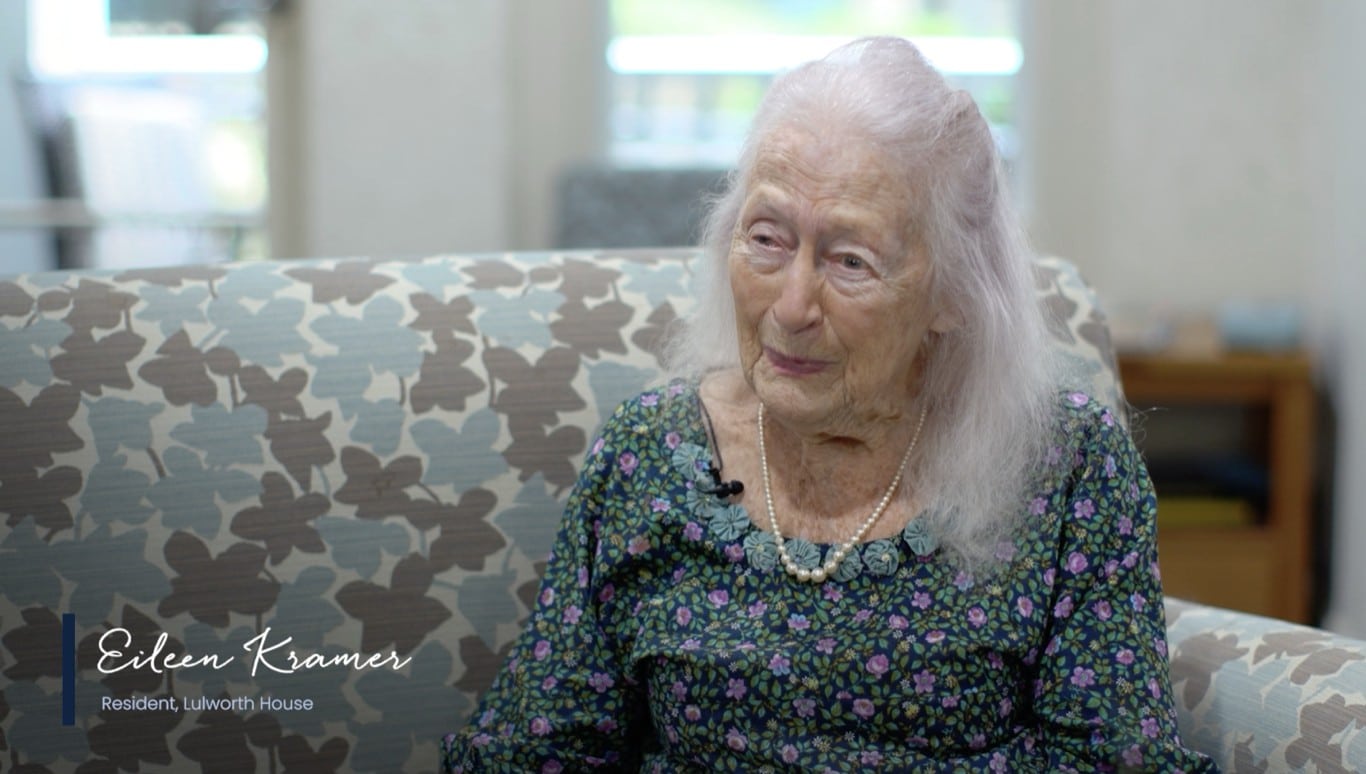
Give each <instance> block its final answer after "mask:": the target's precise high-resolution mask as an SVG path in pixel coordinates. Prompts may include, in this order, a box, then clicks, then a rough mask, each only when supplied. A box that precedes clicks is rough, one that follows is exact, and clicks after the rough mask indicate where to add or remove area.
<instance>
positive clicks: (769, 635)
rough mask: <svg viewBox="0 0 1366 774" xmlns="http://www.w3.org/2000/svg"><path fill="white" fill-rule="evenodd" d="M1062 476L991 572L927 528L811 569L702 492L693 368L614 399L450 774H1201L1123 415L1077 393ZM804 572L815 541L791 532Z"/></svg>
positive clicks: (1150, 509)
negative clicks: (799, 576)
mask: <svg viewBox="0 0 1366 774" xmlns="http://www.w3.org/2000/svg"><path fill="white" fill-rule="evenodd" d="M1064 402H1065V404H1066V405H1065V408H1064V410H1063V413H1062V416H1063V417H1064V419H1063V425H1064V426H1063V427H1062V428H1061V430H1062V432H1061V433H1060V435H1059V439H1060V440H1059V443H1058V444H1057V445H1056V446H1055V447H1054V448H1053V450H1052V452H1051V454H1050V456H1051V457H1052V458H1053V461H1054V462H1055V463H1057V464H1055V465H1054V468H1055V469H1056V470H1057V471H1058V472H1057V474H1056V475H1054V476H1052V477H1051V479H1052V480H1051V481H1049V482H1048V483H1046V484H1043V485H1041V488H1040V491H1039V492H1038V493H1037V494H1036V495H1035V496H1033V497H1031V498H1029V499H1028V501H1027V502H1025V503H1023V504H1022V506H1023V507H1024V508H1026V509H1027V510H1028V514H1029V518H1028V520H1027V524H1026V527H1025V529H1024V531H1023V533H1022V534H1021V536H1020V537H1019V538H1018V539H1017V540H1016V541H1015V542H1014V543H1013V544H1008V545H1003V546H1001V547H1000V549H999V552H1000V558H1002V559H1003V560H1005V564H1004V568H1003V569H1000V570H998V571H996V572H994V573H992V574H990V575H988V576H984V577H982V578H976V577H973V576H972V575H971V574H968V573H966V572H962V571H960V570H957V569H955V568H954V567H953V566H952V564H951V563H949V562H947V561H944V560H943V559H942V558H941V555H940V552H939V551H938V550H937V548H936V545H935V541H934V539H933V538H932V537H931V536H930V535H927V534H924V532H923V531H922V530H921V529H920V528H919V523H918V520H912V521H911V522H910V525H909V526H908V527H907V528H906V530H905V531H904V532H903V533H902V535H901V536H900V537H898V538H893V539H886V540H877V541H872V542H869V543H865V544H864V545H862V546H860V547H859V549H858V550H857V551H856V552H855V553H853V554H851V555H850V556H849V557H848V558H846V559H845V561H844V562H843V563H842V564H841V565H840V567H839V571H838V572H837V574H836V575H835V577H833V578H832V579H830V580H827V581H826V582H825V583H823V584H812V583H801V582H798V581H797V580H795V579H793V578H791V577H789V576H788V575H787V574H786V573H785V572H783V570H782V569H781V567H779V566H778V563H777V552H776V550H775V547H774V543H773V538H772V536H771V535H770V534H768V533H767V532H766V531H764V530H760V529H758V528H756V527H755V526H754V525H753V524H752V523H751V521H750V518H749V515H748V514H747V513H746V512H745V510H744V508H742V507H741V506H739V505H734V504H729V503H727V502H724V501H721V500H718V499H717V498H716V497H714V496H711V495H707V494H704V493H702V492H701V491H699V489H698V486H699V484H705V483H706V482H708V481H709V480H710V479H709V476H708V474H707V467H708V465H709V464H710V461H711V452H710V451H709V448H708V444H707V435H706V430H705V426H704V425H703V423H702V419H701V415H700V410H699V404H698V397H697V394H696V389H695V387H694V386H693V385H688V384H683V383H674V384H671V385H669V386H668V387H665V388H661V389H659V390H656V391H651V392H647V393H644V394H642V395H640V396H638V397H636V398H634V399H632V400H630V401H628V402H627V403H625V404H623V405H622V406H621V407H620V408H619V409H618V410H617V412H616V414H615V415H614V416H613V417H612V418H611V419H610V420H609V421H608V423H607V424H606V426H605V428H604V430H603V431H602V434H601V436H600V438H599V439H598V440H597V441H596V443H595V444H594V445H593V448H592V450H591V452H590V454H589V456H588V458H587V460H586V462H585V464H584V468H583V470H582V473H581V475H580V478H579V481H578V483H577V485H576V487H575V489H574V492H573V493H572V495H571V496H570V499H569V504H568V508H567V510H566V515H565V519H564V523H563V526H562V528H561V531H560V534H559V537H558V539H557V542H556V545H555V549H554V553H553V555H552V557H551V559H550V563H549V566H548V567H547V569H546V577H545V581H544V584H543V586H542V588H541V592H540V597H539V600H538V604H537V607H536V610H535V611H534V613H533V615H532V618H531V621H530V623H529V625H528V627H527V629H526V631H525V632H524V633H523V634H522V636H521V638H520V639H519V640H518V642H517V644H516V646H515V647H514V649H513V651H512V654H511V656H510V658H509V661H508V663H507V664H506V665H505V667H504V668H503V670H502V672H501V673H500V674H499V676H498V678H497V679H496V681H495V682H494V684H493V687H492V688H491V689H490V691H489V692H488V694H487V695H486V696H485V697H484V698H483V700H482V701H481V704H480V707H479V709H478V710H477V711H476V714H475V716H474V718H473V721H472V723H471V725H470V726H469V727H468V728H465V729H463V730H462V731H460V732H459V733H455V734H450V735H448V736H447V737H446V738H445V739H444V740H443V744H442V754H443V765H444V766H445V767H446V769H447V770H448V771H455V772H492V771H508V772H562V771H581V770H591V769H597V768H601V769H603V770H621V771H646V772H678V771H702V772H712V771H743V772H766V771H768V772H777V771H818V772H819V771H836V772H841V771H965V772H980V771H1003V772H1020V771H1049V772H1054V771H1063V772H1066V771H1115V770H1143V771H1162V772H1178V771H1186V772H1195V771H1213V770H1214V767H1213V765H1212V764H1211V763H1210V762H1209V761H1208V760H1207V759H1205V758H1203V757H1201V756H1199V755H1197V754H1195V753H1193V752H1190V751H1188V750H1185V749H1183V748H1182V747H1181V744H1180V741H1179V740H1178V738H1177V734H1176V724H1175V711H1174V709H1173V707H1172V703H1171V699H1170V696H1169V693H1170V685H1169V681H1168V674H1167V649H1166V642H1165V639H1164V635H1165V625H1164V616H1163V610H1162V595H1161V589H1160V585H1159V580H1158V573H1157V556H1156V542H1155V538H1156V536H1155V523H1154V516H1155V501H1154V497H1153V493H1152V489H1151V486H1150V483H1149V481H1148V477H1147V472H1146V470H1145V468H1144V466H1143V463H1142V461H1141V459H1140V458H1139V455H1138V453H1137V451H1136V450H1135V449H1134V446H1133V444H1132V442H1131V441H1130V439H1129V437H1128V435H1127V433H1125V431H1124V430H1123V429H1122V428H1121V427H1119V426H1118V425H1117V423H1116V422H1115V419H1114V417H1113V416H1111V414H1110V413H1109V412H1108V411H1107V410H1106V409H1103V408H1101V407H1099V406H1098V405H1097V404H1096V403H1094V402H1092V401H1090V400H1089V399H1088V398H1087V397H1086V396H1084V395H1081V394H1078V393H1073V394H1071V395H1068V396H1066V398H1065V401H1064ZM788 546H789V552H790V553H791V554H792V555H793V557H794V558H795V559H797V561H798V562H799V563H801V564H803V565H804V566H808V567H814V566H816V565H817V564H818V563H819V562H820V561H821V560H822V559H823V558H824V555H825V553H826V551H828V550H830V546H825V545H813V544H811V543H807V542H804V541H801V540H789V541H788Z"/></svg>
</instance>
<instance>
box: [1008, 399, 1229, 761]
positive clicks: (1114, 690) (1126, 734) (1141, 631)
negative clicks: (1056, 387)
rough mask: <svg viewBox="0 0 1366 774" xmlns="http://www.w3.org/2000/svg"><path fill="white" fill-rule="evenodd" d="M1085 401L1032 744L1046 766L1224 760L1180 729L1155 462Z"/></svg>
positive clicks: (1065, 496)
mask: <svg viewBox="0 0 1366 774" xmlns="http://www.w3.org/2000/svg"><path fill="white" fill-rule="evenodd" d="M1083 411H1085V412H1087V413H1089V417H1088V419H1089V420H1090V421H1088V422H1085V423H1083V426H1082V427H1080V428H1079V432H1078V435H1079V436H1080V441H1079V442H1077V443H1076V445H1075V446H1074V447H1073V448H1075V449H1076V450H1077V453H1076V456H1075V458H1074V466H1073V470H1072V473H1071V476H1070V481H1069V482H1068V484H1066V485H1065V489H1064V490H1063V493H1062V497H1061V500H1062V502H1063V507H1064V508H1065V512H1064V513H1063V514H1062V526H1061V531H1060V534H1059V540H1058V554H1057V557H1056V561H1055V565H1054V567H1053V569H1052V570H1050V571H1049V573H1050V575H1049V576H1048V577H1047V579H1048V580H1050V581H1051V583H1052V586H1053V588H1052V595H1051V600H1052V603H1053V608H1052V610H1051V611H1049V612H1050V614H1051V616H1052V618H1051V623H1050V626H1049V630H1048V632H1047V634H1046V635H1045V638H1044V641H1045V642H1046V645H1045V647H1044V650H1043V652H1042V653H1041V654H1039V656H1038V663H1037V673H1036V679H1035V681H1034V686H1033V694H1034V695H1033V709H1034V718H1035V722H1036V724H1037V726H1036V740H1037V743H1038V749H1037V750H1036V752H1037V753H1038V754H1039V755H1040V756H1041V757H1042V758H1043V760H1044V761H1045V763H1046V770H1048V771H1061V772H1068V771H1115V770H1120V771H1161V772H1206V771H1216V769H1215V767H1214V765H1213V763H1212V762H1210V761H1209V760H1208V759H1207V758H1205V757H1203V756H1201V755H1199V754H1198V753H1195V752H1193V751H1190V750H1186V749H1184V748H1182V746H1181V741H1180V739H1179V737H1178V735H1177V729H1176V710H1175V707H1174V705H1173V703H1172V699H1171V684H1170V677H1169V666H1168V660H1167V642H1166V620H1165V614H1164V611H1163V606H1162V588H1161V581H1160V575H1159V572H1158V566H1157V524H1156V516H1157V504H1156V498H1155V496H1154V493H1153V488H1152V482H1151V481H1150V479H1149V478H1148V471H1147V468H1146V466H1145V465H1144V464H1143V460H1142V458H1141V457H1140V456H1139V453H1138V451H1137V449H1136V448H1135V447H1134V445H1133V442H1132V440H1131V439H1130V438H1129V435H1128V433H1126V432H1125V431H1124V430H1123V429H1122V428H1120V427H1119V426H1117V424H1116V423H1115V421H1114V418H1113V417H1112V416H1111V415H1110V414H1109V413H1108V411H1105V410H1102V409H1099V408H1096V407H1095V406H1094V404H1092V405H1091V406H1090V407H1088V408H1086V409H1083Z"/></svg>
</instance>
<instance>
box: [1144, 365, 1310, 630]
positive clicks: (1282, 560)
mask: <svg viewBox="0 0 1366 774" xmlns="http://www.w3.org/2000/svg"><path fill="white" fill-rule="evenodd" d="M1119 371H1120V379H1121V381H1122V383H1123V385H1124V391H1125V394H1126V397H1127V398H1128V400H1129V402H1130V403H1131V404H1132V405H1133V406H1134V407H1135V408H1137V409H1140V410H1142V409H1147V408H1153V407H1171V408H1175V407H1177V406H1185V407H1199V406H1240V407H1246V408H1254V409H1265V411H1264V413H1262V412H1259V415H1260V416H1265V418H1266V419H1265V422H1266V427H1265V428H1264V431H1265V433H1266V439H1267V444H1266V447H1267V453H1266V461H1265V465H1266V473H1267V481H1268V488H1267V497H1266V506H1265V512H1264V513H1260V514H1257V518H1255V519H1254V520H1253V521H1252V522H1251V523H1247V524H1239V525H1228V526H1186V525H1171V524H1168V525H1165V526H1163V525H1161V521H1162V519H1161V514H1162V501H1163V496H1162V485H1161V482H1160V481H1159V482H1157V494H1158V506H1157V507H1158V514H1159V523H1160V526H1159V532H1158V551H1159V562H1160V566H1161V569H1162V578H1163V586H1164V588H1165V590H1166V593H1167V594H1168V595H1170V596H1175V597H1182V598H1186V599H1191V600H1194V601H1199V602H1204V603H1206V604H1211V605H1217V606H1221V607H1228V608H1233V609H1237V610H1243V611H1246V612H1251V613H1257V614H1261V615H1268V616H1273V617H1276V618H1282V619H1286V620H1290V621H1297V622H1302V623H1308V622H1309V617H1310V614H1311V582H1312V580H1311V579H1312V565H1311V556H1310V550H1311V546H1312V540H1311V533H1312V529H1313V518H1312V510H1311V508H1312V494H1313V477H1314V467H1313V465H1314V462H1313V450H1314V388H1313V380H1312V370H1311V364H1310V361H1309V358H1308V356H1306V355H1304V354H1302V353H1298V352H1296V353H1285V354H1220V355H1211V356H1199V355H1174V354H1121V355H1120V356H1119ZM1141 445H1142V444H1141V443H1140V446H1141ZM1150 462H1151V460H1150Z"/></svg>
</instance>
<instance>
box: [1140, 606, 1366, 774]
mask: <svg viewBox="0 0 1366 774" xmlns="http://www.w3.org/2000/svg"><path fill="white" fill-rule="evenodd" d="M1167 630H1168V631H1167V637H1168V643H1169V646H1170V649H1171V670H1172V672H1171V674H1172V690H1173V691H1174V692H1175V697H1174V698H1175V704H1176V709H1177V715H1178V724H1179V727H1180V730H1181V734H1182V738H1183V741H1184V742H1185V744H1186V745H1188V746H1189V747H1192V748H1194V749H1196V750H1199V751H1201V752H1203V753H1205V754H1207V755H1210V756H1212V757H1213V758H1214V759H1215V760H1216V761H1217V762H1218V763H1219V765H1220V767H1221V769H1223V770H1224V771H1258V772H1262V771H1300V770H1311V771H1312V770H1317V771H1325V772H1326V771H1366V642H1362V641H1360V640H1354V639H1350V638H1347V637H1341V636H1337V635H1334V634H1332V633H1330V632H1327V631H1323V630H1321V629H1315V628H1312V627H1308V626H1300V625H1298V624H1292V623H1288V622H1285V621H1279V620H1275V619H1271V618H1263V617H1260V616H1255V615H1249V614H1246V613H1238V612H1234V611H1231V610H1223V609H1220V608H1214V607H1208V606H1205V605H1199V604H1195V603H1191V602H1186V601H1183V600H1178V599H1168V600H1167ZM1310 764H1313V765H1310Z"/></svg>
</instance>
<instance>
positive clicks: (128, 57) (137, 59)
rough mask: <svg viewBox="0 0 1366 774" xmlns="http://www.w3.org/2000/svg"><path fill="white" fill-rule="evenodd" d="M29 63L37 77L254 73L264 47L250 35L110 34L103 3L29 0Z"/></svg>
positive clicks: (259, 66) (263, 58)
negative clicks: (100, 74)
mask: <svg viewBox="0 0 1366 774" xmlns="http://www.w3.org/2000/svg"><path fill="white" fill-rule="evenodd" d="M28 19H29V64H30V66H31V67H32V69H33V71H34V72H36V73H38V74H40V75H48V76H62V75H77V74H81V73H116V74H137V73H167V72H178V73H226V74H234V73H237V74H241V73H246V74H250V73H257V72H260V71H261V70H262V69H263V68H264V67H265V64H266V43H265V41H264V40H262V39H261V38H260V37H258V36H255V35H138V36H130V37H120V36H113V35H110V34H109V7H108V3H107V2H106V0H29V4H28Z"/></svg>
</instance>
